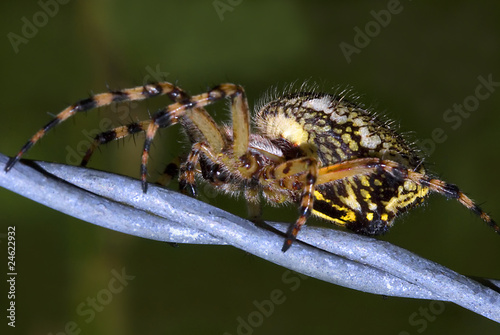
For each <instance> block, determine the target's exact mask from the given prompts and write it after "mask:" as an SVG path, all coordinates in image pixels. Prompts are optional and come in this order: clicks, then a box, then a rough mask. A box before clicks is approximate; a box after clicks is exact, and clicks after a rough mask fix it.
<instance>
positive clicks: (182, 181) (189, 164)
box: [179, 142, 216, 197]
mask: <svg viewBox="0 0 500 335" xmlns="http://www.w3.org/2000/svg"><path fill="white" fill-rule="evenodd" d="M202 153H203V154H204V155H206V156H207V157H208V159H209V160H211V161H215V159H216V157H215V156H214V154H213V152H212V150H211V148H210V147H209V146H208V145H207V144H206V143H205V142H197V143H195V144H193V147H192V148H191V152H190V153H189V155H188V158H187V159H186V162H184V164H182V165H181V170H180V176H179V188H180V190H181V191H182V192H183V193H187V190H189V191H190V193H191V195H192V196H193V197H196V195H197V194H196V179H195V172H196V167H197V166H198V165H199V161H200V155H201V154H202Z"/></svg>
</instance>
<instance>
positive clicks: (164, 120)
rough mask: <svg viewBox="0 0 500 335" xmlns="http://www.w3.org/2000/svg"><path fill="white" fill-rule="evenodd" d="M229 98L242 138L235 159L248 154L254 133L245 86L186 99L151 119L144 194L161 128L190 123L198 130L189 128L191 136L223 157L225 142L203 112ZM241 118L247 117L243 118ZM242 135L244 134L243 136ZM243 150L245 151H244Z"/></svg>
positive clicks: (226, 87) (145, 152) (143, 172)
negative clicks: (150, 163)
mask: <svg viewBox="0 0 500 335" xmlns="http://www.w3.org/2000/svg"><path fill="white" fill-rule="evenodd" d="M226 97H230V98H231V99H232V111H233V115H235V117H234V119H233V122H235V125H233V129H235V130H236V132H238V134H233V136H234V137H235V138H234V141H233V148H234V149H235V150H236V151H235V155H238V154H240V153H241V152H243V154H244V153H245V152H246V150H247V148H248V136H249V135H248V133H249V131H250V130H249V116H248V106H247V103H246V98H245V94H244V90H243V88H242V87H241V86H238V85H234V84H221V85H218V86H216V87H214V88H213V89H211V90H210V91H208V92H206V93H202V94H199V95H196V96H193V97H189V96H186V95H184V96H183V98H182V99H179V101H178V102H176V103H174V104H171V105H169V106H167V107H166V108H164V109H162V110H160V111H158V112H157V113H156V114H155V115H154V116H153V118H152V119H151V121H152V122H151V123H150V124H149V126H148V128H147V129H146V139H145V141H144V150H143V153H142V159H141V179H142V189H143V191H144V192H146V191H147V163H148V159H149V150H150V147H151V143H152V142H153V139H154V137H155V135H156V133H157V131H158V129H159V128H160V127H167V126H169V125H171V124H174V123H177V122H178V120H179V119H181V118H183V120H186V122H188V124H189V123H191V124H192V125H194V126H195V128H196V129H197V130H196V131H193V130H191V129H190V127H188V132H190V136H191V137H192V138H194V139H195V140H196V141H197V142H201V141H206V142H207V145H208V146H209V147H210V149H211V152H212V153H215V154H216V153H219V152H220V151H221V150H222V148H224V147H225V139H224V137H223V135H222V133H221V131H220V130H219V128H218V126H217V124H216V123H215V121H214V120H213V119H212V117H210V115H208V113H207V112H206V111H205V110H204V109H202V107H204V106H207V105H209V104H212V103H214V102H216V101H219V100H222V99H224V98H226ZM245 107H246V109H245ZM245 111H246V114H245ZM240 115H243V117H241V116H240ZM245 115H246V119H245ZM245 122H246V123H247V127H246V128H245V126H244V125H245ZM241 132H243V134H242V133H241ZM245 146H246V147H245ZM242 148H245V149H244V150H243V149H242ZM243 154H242V155H243ZM237 157H239V156H237Z"/></svg>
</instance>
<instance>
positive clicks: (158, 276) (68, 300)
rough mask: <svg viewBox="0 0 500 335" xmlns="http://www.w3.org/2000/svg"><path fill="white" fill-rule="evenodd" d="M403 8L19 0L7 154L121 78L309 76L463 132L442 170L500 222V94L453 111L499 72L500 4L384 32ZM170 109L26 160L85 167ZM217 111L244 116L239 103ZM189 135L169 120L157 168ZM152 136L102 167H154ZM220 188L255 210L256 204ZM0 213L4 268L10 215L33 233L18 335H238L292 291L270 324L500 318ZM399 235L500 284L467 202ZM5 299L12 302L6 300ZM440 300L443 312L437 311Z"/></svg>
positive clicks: (61, 137) (400, 241) (339, 328)
mask: <svg viewBox="0 0 500 335" xmlns="http://www.w3.org/2000/svg"><path fill="white" fill-rule="evenodd" d="M389 3H391V2H388V1H377V2H375V1H358V2H353V1H336V2H332V1H308V2H305V1H302V2H300V1H232V5H231V3H230V2H229V0H221V1H216V2H215V4H216V5H217V4H219V6H220V4H227V5H228V6H230V9H231V10H226V11H225V12H223V13H218V12H217V11H216V9H215V7H214V2H212V1H210V0H209V1H189V2H188V1H183V2H181V1H176V2H174V1H159V0H157V1H153V0H149V1H129V0H126V1H125V0H122V1H117V0H114V1H113V0H107V1H97V0H92V1H76V0H75V1H70V2H69V3H68V4H64V5H60V6H59V8H58V9H57V13H54V15H53V17H49V16H47V17H48V20H47V22H43V14H39V13H40V12H41V11H42V10H43V9H42V7H41V6H40V4H39V3H37V2H36V1H24V2H14V1H3V2H2V3H1V4H0V13H1V14H0V27H1V34H2V36H3V39H2V43H0V48H1V50H0V57H1V58H2V59H1V63H0V64H1V65H0V66H1V75H0V86H1V92H2V93H1V99H0V111H1V117H2V122H1V125H0V132H1V134H2V135H1V136H2V140H1V141H0V152H2V153H5V154H7V155H14V154H15V153H16V152H17V151H18V150H19V148H20V147H21V146H22V145H23V144H24V143H25V141H26V140H27V139H28V138H29V137H30V136H31V135H32V134H34V132H35V131H36V130H38V129H39V128H40V127H41V126H43V125H44V124H45V123H46V122H47V121H48V120H49V119H50V114H56V113H58V112H59V111H60V110H62V109H63V108H65V107H66V106H67V105H69V104H72V103H74V102H75V101H77V100H79V99H81V98H85V97H86V96H88V94H89V93H92V92H93V93H99V92H101V91H106V89H107V87H106V85H108V86H109V87H111V88H113V89H117V88H125V87H132V86H135V85H140V84H142V83H144V81H145V80H146V81H147V80H155V79H161V78H165V79H166V80H168V81H171V82H175V83H177V84H179V85H180V86H181V87H183V88H185V89H186V90H187V91H189V92H190V93H192V94H197V93H200V92H203V91H204V90H206V89H207V88H208V87H210V86H212V85H215V84H218V83H221V82H228V81H229V82H235V83H239V84H241V85H243V86H244V87H245V88H246V90H247V95H248V98H249V102H250V104H251V105H254V104H255V102H256V101H258V99H259V97H260V96H261V95H262V94H263V93H264V92H266V91H267V90H268V89H269V88H270V87H271V86H273V85H278V87H282V86H283V85H284V84H286V83H289V82H293V81H298V82H299V83H300V82H302V81H304V80H307V79H310V80H311V81H316V82H319V83H320V84H321V85H322V87H323V88H325V89H326V90H331V91H334V90H335V87H337V86H338V85H340V86H341V87H345V86H346V85H352V86H353V87H354V89H355V91H356V92H358V93H359V94H361V95H362V101H364V102H365V103H366V104H367V105H370V106H376V108H377V109H378V110H379V111H381V112H382V113H384V114H386V115H388V116H389V117H390V118H391V119H394V120H395V121H396V123H397V124H400V125H401V130H402V131H404V132H411V133H410V137H411V138H414V139H429V138H430V137H431V134H432V132H433V131H434V129H436V128H441V129H443V133H444V134H445V136H447V139H446V140H445V141H444V142H443V143H438V144H437V145H436V147H435V150H432V152H431V153H430V155H429V156H428V158H427V159H426V162H427V164H428V167H429V168H430V169H431V170H432V171H434V172H435V173H436V174H437V175H438V176H440V177H442V178H443V179H445V180H447V181H450V182H452V183H456V184H458V185H459V186H460V187H461V188H462V189H463V190H465V192H467V193H468V194H470V195H471V196H472V198H474V199H476V200H478V202H479V203H481V204H482V205H483V207H484V209H485V210H487V211H488V212H490V213H491V214H492V215H493V216H494V217H497V218H500V210H499V207H498V205H497V204H498V203H499V201H500V192H499V188H500V181H499V174H498V164H499V163H500V160H499V155H498V153H499V151H500V141H499V140H498V135H499V127H500V113H499V111H498V107H499V106H500V92H499V91H495V92H493V93H492V94H491V96H490V97H489V98H487V99H485V100H482V101H480V104H479V106H478V107H477V108H475V109H474V111H472V112H471V113H470V116H469V117H468V118H466V119H462V121H463V122H462V124H461V125H460V126H459V127H458V128H457V129H452V127H451V126H452V125H453V123H447V122H445V120H444V119H443V114H444V113H445V111H446V110H447V109H449V108H452V106H453V104H461V103H463V102H464V100H466V99H467V98H468V97H470V96H474V94H475V89H476V87H477V86H478V85H479V83H480V82H479V80H478V77H479V76H483V77H484V78H487V77H488V76H489V75H491V76H492V78H493V81H495V82H500V65H499V64H500V63H499V61H498V60H499V59H500V46H499V41H500V30H499V29H500V23H499V21H498V13H499V10H500V5H499V4H498V3H496V2H492V1H490V2H487V1H484V2H481V1H480V2H475V3H474V4H472V3H470V2H467V1H448V2H440V3H438V4H436V3H433V4H431V3H430V2H423V1H402V2H401V4H400V5H399V7H397V8H398V9H399V11H400V12H399V13H397V14H393V15H391V18H390V22H389V23H388V24H384V25H385V27H381V26H380V24H377V23H375V22H376V21H375V19H374V16H373V15H372V14H370V12H371V11H375V12H380V11H381V10H386V9H387V7H388V4H389ZM219 14H220V15H219ZM34 16H35V18H36V19H38V20H39V21H38V23H39V24H40V27H39V28H37V29H38V31H37V32H36V34H34V33H33V32H31V33H32V34H34V36H32V37H30V38H27V39H26V41H25V42H27V43H23V44H20V45H18V46H17V49H18V50H17V53H16V52H15V50H14V49H15V48H14V47H13V45H12V43H11V41H10V40H9V36H10V37H11V38H12V36H13V35H12V34H10V35H9V33H14V34H17V35H18V36H23V26H24V25H25V24H26V23H25V21H23V20H22V19H23V17H25V18H26V19H27V20H28V21H30V22H33V19H34ZM370 22H371V23H370ZM367 24H368V27H369V28H372V29H374V30H372V35H373V37H370V41H369V43H368V45H366V46H364V47H363V48H360V52H359V53H355V54H352V55H351V62H350V63H348V62H347V60H346V57H344V55H343V53H342V51H341V49H340V47H339V45H340V43H342V42H345V43H348V44H350V45H354V38H355V34H356V32H355V30H354V28H355V27H358V28H359V29H361V30H362V31H364V30H365V26H366V25H367ZM377 27H379V28H380V29H379V31H378V32H377V31H376V30H375V29H376V28H377ZM26 32H27V31H25V33H26ZM28 33H30V32H29V31H28ZM365 42H366V41H365ZM151 73H156V74H155V75H154V76H153V75H151ZM496 89H497V90H498V87H497V88H496ZM482 92H483V91H482ZM484 92H486V91H484ZM469 101H470V99H469ZM167 102H168V99H167V98H156V99H154V100H151V101H148V102H144V103H141V104H140V105H138V106H136V105H135V104H129V105H127V104H125V105H122V106H118V107H116V106H115V107H114V108H102V109H100V110H99V111H93V112H91V113H88V114H87V115H86V116H85V115H78V116H77V117H75V118H74V120H71V121H68V122H66V123H65V124H63V125H61V126H60V127H58V128H57V129H56V130H55V131H53V132H52V133H50V134H49V135H48V136H47V137H46V138H44V139H43V141H42V142H41V143H40V144H39V145H37V146H36V147H34V148H33V149H32V150H31V151H30V152H29V155H27V156H28V157H29V158H33V159H42V160H50V161H57V162H61V163H65V162H67V163H71V164H75V163H76V162H75V161H74V158H73V154H71V153H73V152H74V151H78V150H81V149H78V148H81V147H85V145H86V143H87V142H86V141H87V140H86V137H85V132H87V133H88V132H96V131H99V129H100V128H102V127H104V128H105V127H106V122H107V121H110V122H112V123H113V125H119V124H122V123H127V122H129V121H131V120H136V119H145V118H147V115H148V112H151V113H152V112H154V111H155V110H156V109H157V108H158V107H159V106H161V105H163V104H165V103H167ZM210 111H211V112H212V113H213V114H214V115H215V117H216V118H217V119H218V120H227V108H226V107H225V106H224V104H222V103H220V104H218V105H216V106H215V107H214V108H211V109H210ZM103 119H105V120H106V122H105V123H102V124H101V125H100V122H101V121H102V120H103ZM102 130H105V129H102ZM178 131H179V129H178V128H172V129H168V130H166V131H163V132H162V136H161V137H160V138H159V139H158V140H157V141H156V142H155V143H156V145H155V148H154V151H153V161H152V177H151V178H152V179H154V171H155V170H159V169H161V167H162V166H163V164H166V163H167V162H168V161H169V160H170V159H172V158H173V157H175V156H176V155H177V153H178V152H180V150H182V145H181V144H180V143H179V140H178ZM141 147H142V137H141V136H137V137H136V142H134V140H132V139H130V140H129V139H126V140H124V141H119V142H118V145H117V143H112V144H110V145H108V146H106V147H105V148H102V150H101V152H97V153H96V155H95V157H94V160H93V161H92V162H91V164H90V166H91V167H93V168H99V169H104V170H107V171H113V172H116V173H121V174H128V175H131V176H134V177H138V169H139V160H140V158H139V157H140V151H141ZM0 173H1V172H0ZM173 187H175V185H174V186H173ZM207 198H209V199H211V200H210V201H211V202H212V203H213V204H215V205H217V206H221V207H224V208H226V209H228V210H230V211H232V212H234V213H237V214H239V215H242V216H244V215H245V210H244V208H245V207H244V201H243V200H239V201H232V200H231V201H228V199H227V198H226V197H224V196H219V197H215V198H213V197H212V196H211V195H210V194H208V195H207ZM0 213H1V214H0V215H1V216H0V220H1V226H0V233H1V234H4V235H0V236H1V237H2V239H1V243H0V245H1V246H2V247H1V250H2V252H1V257H0V258H1V259H3V261H2V262H3V263H2V264H5V266H3V265H2V267H1V268H2V269H3V270H2V271H3V272H4V273H6V272H7V271H6V270H5V269H6V265H7V260H6V243H5V234H6V232H7V226H9V225H15V226H16V231H17V235H16V236H17V240H16V241H17V244H16V246H17V258H16V261H17V272H18V277H17V287H16V289H17V297H16V304H17V319H16V320H17V323H16V325H17V327H16V329H15V330H16V331H17V333H19V334H49V333H51V332H52V333H54V334H56V333H57V332H62V331H64V327H65V325H66V324H67V323H68V322H70V321H74V322H76V324H77V325H78V327H79V328H78V329H80V330H81V334H92V333H93V334H141V333H142V334H197V333H204V334H224V333H229V334H237V333H238V329H237V327H238V324H239V322H240V321H239V320H241V319H239V318H242V319H244V320H247V319H248V317H249V315H255V311H256V310H257V309H256V307H255V305H254V304H253V302H254V301H258V302H262V301H263V300H266V299H270V296H271V292H273V291H274V290H281V291H282V292H283V294H284V296H285V298H286V300H285V301H284V302H283V303H282V304H279V305H275V308H274V312H273V313H272V314H271V315H270V316H269V317H265V318H264V319H263V320H262V322H261V323H260V324H259V325H258V326H257V327H255V328H254V329H253V333H254V334H276V333H286V334H303V333H305V332H308V333H314V334H334V333H344V332H346V331H350V332H351V333H355V334H368V333H369V334H376V333H380V334H401V335H402V334H418V333H422V332H423V333H426V334H442V333H443V332H446V333H451V334H470V333H472V332H474V333H482V334H494V333H495V334H497V333H498V331H499V329H500V326H499V325H498V324H495V323H494V322H493V321H490V320H488V319H486V318H484V317H481V316H478V315H475V314H474V313H472V312H470V311H468V310H465V309H463V308H461V307H458V306H455V305H453V304H438V303H432V302H430V301H421V300H409V299H400V298H388V299H383V298H382V297H380V296H376V295H371V294H366V293H362V292H357V291H353V290H350V289H346V288H342V287H337V286H334V285H331V284H328V283H325V282H321V281H318V280H315V279H307V280H300V282H299V284H300V286H299V287H298V288H297V287H296V286H294V285H296V284H291V283H289V282H288V281H286V280H285V281H284V280H283V279H282V276H283V275H284V274H285V276H286V275H287V274H286V272H285V271H286V269H284V268H281V267H279V266H276V265H274V264H270V263H267V262H266V261H263V260H261V259H258V258H256V257H253V256H251V255H247V254H245V253H244V252H242V251H240V250H236V249H234V248H231V247H220V246H193V245H182V246H180V247H179V248H172V247H170V246H168V245H166V244H164V243H160V242H155V241H150V240H145V239H141V238H137V237H132V236H127V235H124V234H121V233H116V232H113V231H108V230H105V229H102V228H100V227H96V226H93V225H91V224H88V223H86V222H81V221H79V220H76V219H73V218H71V217H68V216H66V215H63V214H60V213H57V212H55V211H54V210H52V209H49V208H45V207H43V206H41V205H39V204H36V203H33V202H32V201H30V200H27V199H24V198H22V197H20V196H18V195H16V194H13V193H11V192H8V191H6V190H0ZM265 216H266V218H269V219H280V220H284V221H290V222H292V221H293V220H294V219H295V217H296V209H295V208H293V207H290V208H281V209H278V210H276V209H269V210H265ZM383 239H384V240H387V241H390V242H391V243H394V244H396V245H399V246H401V247H404V248H406V249H409V250H411V251H414V252H416V253H418V254H419V255H421V256H424V257H426V258H429V259H431V260H433V261H436V262H439V263H441V264H443V265H446V266H448V267H450V268H451V269H453V270H456V271H458V272H460V273H463V274H469V275H477V276H483V277H492V278H500V267H499V265H500V263H499V258H498V255H499V254H500V240H499V237H498V236H496V235H495V234H494V233H493V232H492V231H491V230H490V229H488V228H487V227H486V225H485V224H483V223H482V222H481V221H480V220H479V219H478V218H477V217H475V216H474V215H473V214H470V213H469V212H468V211H467V210H466V209H465V208H463V206H461V205H460V204H458V203H457V202H455V201H451V200H450V201H447V200H445V199H444V198H442V197H440V196H432V197H431V198H430V200H429V201H428V202H427V205H426V206H424V207H421V208H419V209H416V210H414V211H412V212H411V213H410V214H409V215H406V216H404V217H403V218H400V219H399V220H398V221H397V222H396V226H395V227H394V228H393V229H392V230H391V232H390V233H389V234H388V235H386V236H384V237H383ZM332 243H335V241H332ZM122 268H125V271H126V273H127V274H129V275H133V276H135V278H134V279H133V280H131V281H130V282H129V283H128V285H127V286H126V287H124V288H123V290H122V291H121V292H119V293H117V294H115V295H113V297H112V299H111V301H110V303H109V304H107V305H106V306H104V308H103V310H102V311H100V312H96V314H95V317H94V318H93V320H92V321H91V322H88V323H87V322H86V320H87V319H88V317H89V315H88V314H86V315H84V316H82V315H80V314H78V313H77V307H78V306H79V305H80V304H81V303H82V302H85V301H86V300H87V297H96V295H99V294H104V293H102V291H103V289H106V288H107V287H108V283H109V282H110V280H111V278H113V273H112V270H113V269H115V270H117V271H118V272H121V269H122ZM289 276H293V275H289ZM2 282H4V280H3V279H2ZM2 287H3V286H2ZM292 288H297V289H296V290H292ZM2 290H4V289H2ZM4 292H6V291H4ZM100 292H101V293H100ZM0 295H1V296H2V306H5V303H6V302H7V299H6V294H5V293H1V294H0ZM424 309H427V310H428V311H427V314H426V315H427V316H423V315H421V314H420V313H424V312H422V311H423V310H424ZM2 311H4V308H3V307H2ZM4 313H5V312H2V313H1V314H2V318H1V320H2V327H3V326H5V324H6V319H5V316H4ZM252 313H253V314H252ZM256 320H257V319H256ZM257 321H259V320H257ZM240 330H241V329H240ZM243 333H247V334H248V333H250V330H249V329H246V330H243Z"/></svg>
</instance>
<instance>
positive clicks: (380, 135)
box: [5, 82, 500, 251]
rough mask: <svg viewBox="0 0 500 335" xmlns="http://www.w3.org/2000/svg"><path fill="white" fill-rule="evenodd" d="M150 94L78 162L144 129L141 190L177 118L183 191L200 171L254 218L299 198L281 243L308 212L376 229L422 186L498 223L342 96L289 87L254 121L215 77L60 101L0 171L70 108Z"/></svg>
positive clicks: (418, 195) (234, 88)
mask: <svg viewBox="0 0 500 335" xmlns="http://www.w3.org/2000/svg"><path fill="white" fill-rule="evenodd" d="M158 95H168V96H169V97H170V99H171V100H172V101H173V103H172V104H170V105H168V106H167V107H165V108H163V109H161V110H159V111H158V112H157V113H156V114H154V116H153V117H152V118H151V119H150V120H146V121H140V122H134V123H131V124H129V125H126V126H121V127H117V128H115V129H112V130H109V131H106V132H104V133H101V134H99V135H97V136H96V137H95V140H94V143H93V144H92V146H91V147H90V149H89V150H88V151H87V153H86V155H85V157H84V158H83V161H82V165H86V164H87V162H88V160H89V159H90V157H91V155H92V153H93V152H94V150H95V149H96V148H97V147H98V146H99V145H100V144H104V143H107V142H110V141H112V140H115V139H118V138H122V137H125V136H127V135H130V134H134V133H137V132H145V133H146V139H145V144H144V151H143V154H142V162H141V178H142V185H143V190H144V192H146V191H147V182H146V176H147V162H148V158H149V149H150V146H151V142H152V141H153V138H154V137H155V135H156V133H157V131H158V129H159V128H164V127H168V126H170V125H173V124H176V123H181V125H182V126H183V128H184V130H185V131H186V133H187V135H188V138H189V139H190V141H191V143H192V147H191V150H190V152H189V154H188V155H187V159H186V160H185V161H184V162H183V163H182V164H181V167H180V173H179V183H180V188H181V189H182V190H184V191H187V192H190V193H191V194H192V195H194V196H196V187H195V186H196V177H199V178H202V179H204V180H206V181H207V182H208V183H210V184H212V185H213V186H214V187H215V188H216V189H218V190H220V191H222V192H226V193H230V194H239V195H243V196H244V197H245V198H246V200H247V202H248V208H249V214H250V216H251V217H252V218H254V219H258V218H259V217H260V201H261V199H264V200H266V201H267V202H268V203H271V204H282V203H290V202H291V203H297V204H298V205H299V206H300V207H299V218H298V219H297V221H296V222H295V223H294V224H292V225H291V226H290V229H289V231H288V233H287V238H286V240H285V243H284V245H283V249H282V250H283V251H286V250H287V249H288V248H289V247H290V246H291V244H292V242H293V241H294V240H295V238H296V237H297V234H298V232H299V230H300V229H301V227H302V226H303V225H304V224H305V222H306V220H307V218H308V217H309V216H310V215H311V214H313V215H315V216H318V217H320V218H323V219H326V220H328V221H332V222H334V223H336V224H337V225H340V226H345V227H347V228H349V229H351V230H353V231H355V232H357V233H360V234H366V235H379V234H382V233H384V232H386V231H387V230H388V229H389V228H390V227H391V226H392V223H393V220H394V218H395V217H396V216H397V215H398V214H400V213H403V212H405V211H406V210H408V209H409V208H411V207H413V206H415V205H417V204H420V203H422V202H423V200H424V199H425V198H426V197H427V195H428V194H429V192H437V193H440V194H443V195H445V196H447V197H451V198H456V199H457V200H458V201H459V202H460V203H462V204H463V205H465V206H466V207H467V208H469V209H471V210H472V211H474V212H475V213H476V214H478V215H479V216H480V217H481V219H483V220H484V221H485V222H486V223H488V224H489V225H490V226H491V227H493V228H494V229H495V231H496V232H497V233H500V227H499V226H497V225H496V224H495V222H494V221H493V220H492V219H491V218H490V217H489V216H488V215H487V214H486V213H485V212H483V211H482V210H481V209H480V208H479V207H478V206H477V205H476V204H475V203H474V202H473V201H472V200H471V199H470V198H468V197H467V196H466V195H465V194H464V193H462V192H461V191H460V190H459V189H458V188H457V187H456V186H454V185H451V184H448V183H446V182H444V181H441V180H439V179H435V178H432V177H430V176H429V175H428V174H427V172H426V170H425V168H424V166H423V164H422V159H421V158H420V157H419V155H418V154H417V152H416V151H415V150H414V149H412V148H411V146H410V145H408V144H407V142H406V141H405V140H404V138H403V137H402V136H400V135H399V134H398V133H396V132H395V131H394V130H392V129H391V128H390V127H389V126H388V124H387V123H385V122H382V121H380V120H379V119H378V118H377V117H375V116H374V115H372V113H370V112H368V111H367V110H365V109H363V108H362V107H361V106H358V105H356V104H353V103H351V102H348V101H347V100H346V99H344V97H343V96H336V95H330V94H323V93H314V92H313V93H311V92H299V93H290V94H286V95H284V96H279V97H276V98H274V99H271V101H269V102H267V103H265V104H263V105H262V107H261V108H260V109H259V110H258V111H257V113H256V115H255V117H254V120H253V127H251V122H250V112H249V108H248V103H247V100H246V97H245V93H244V90H243V88H242V87H241V86H238V85H234V84H222V85H218V86H216V87H214V88H213V89H211V90H209V91H207V92H206V93H202V94H200V95H196V96H192V97H191V96H189V95H187V94H186V93H185V92H184V91H182V90H181V89H180V88H179V87H177V86H175V85H173V84H170V83H167V82H162V83H157V84H149V85H145V86H142V87H136V88H131V89H125V90H120V91H112V92H108V93H102V94H98V95H95V96H93V97H90V98H88V99H84V100H81V101H79V102H77V103H76V104H74V105H71V106H69V107H67V108H66V109H64V110H63V111H62V112H61V113H59V114H58V115H57V116H56V117H55V118H54V119H53V120H52V121H50V122H49V123H48V124H47V125H46V126H45V127H43V128H42V129H40V130H39V131H38V132H37V133H36V134H35V135H34V136H33V137H32V138H31V139H30V140H29V141H28V142H27V143H26V144H25V145H24V147H23V148H22V149H21V150H20V151H19V153H18V154H17V155H16V156H15V157H14V158H12V159H11V160H10V161H9V163H8V164H7V166H6V167H5V170H6V171H8V170H9V169H10V168H12V166H13V165H14V164H15V163H16V162H17V161H18V160H19V159H20V158H21V156H22V155H23V154H24V153H25V152H26V151H27V150H28V149H29V148H30V147H31V146H32V145H33V144H35V143H36V142H37V141H38V140H39V139H40V138H41V137H42V136H44V135H45V133H46V132H47V131H48V130H50V129H51V128H53V127H54V126H56V125H57V124H59V123H60V122H62V121H64V120H66V119H68V118H69V117H71V116H72V115H74V114H75V113H76V112H85V111H88V110H90V109H93V108H96V107H100V106H104V105H107V104H110V103H113V102H122V101H131V100H143V99H147V98H151V97H154V96H158ZM224 98H229V99H230V100H231V114H232V124H231V125H230V126H219V125H217V124H216V123H215V121H214V120H213V118H212V117H211V116H210V115H209V114H208V113H207V111H206V110H205V109H204V107H205V106H206V105H208V104H212V103H214V102H216V101H219V100H222V99H224ZM252 128H253V129H252ZM173 171H177V170H176V169H175V168H172V166H171V165H169V167H168V168H167V170H166V172H167V174H173V173H174V172H173Z"/></svg>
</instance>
